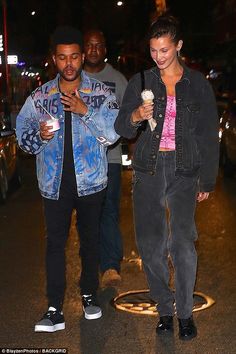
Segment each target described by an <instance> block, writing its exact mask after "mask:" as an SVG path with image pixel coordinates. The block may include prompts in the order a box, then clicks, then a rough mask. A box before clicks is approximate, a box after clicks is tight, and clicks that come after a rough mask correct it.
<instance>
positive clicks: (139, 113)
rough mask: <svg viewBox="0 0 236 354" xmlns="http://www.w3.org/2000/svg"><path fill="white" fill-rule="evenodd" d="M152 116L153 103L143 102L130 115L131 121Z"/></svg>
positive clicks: (134, 121)
mask: <svg viewBox="0 0 236 354" xmlns="http://www.w3.org/2000/svg"><path fill="white" fill-rule="evenodd" d="M152 117H153V103H143V104H142V105H141V106H139V107H138V108H137V109H135V110H134V111H133V113H132V115H131V120H132V122H133V123H137V122H141V121H143V120H149V119H151V118H152Z"/></svg>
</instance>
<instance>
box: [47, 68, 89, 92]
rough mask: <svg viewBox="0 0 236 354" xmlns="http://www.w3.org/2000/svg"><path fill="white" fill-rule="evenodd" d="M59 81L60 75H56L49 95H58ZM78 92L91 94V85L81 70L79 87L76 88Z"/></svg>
mask: <svg viewBox="0 0 236 354" xmlns="http://www.w3.org/2000/svg"><path fill="white" fill-rule="evenodd" d="M59 79H60V74H57V76H56V77H55V79H54V80H53V83H52V86H51V88H50V93H51V94H52V93H59V92H60V87H59ZM78 89H79V91H80V92H82V93H87V94H88V93H91V92H92V83H91V80H90V78H89V77H88V75H87V74H86V73H85V72H84V71H83V70H82V72H81V83H80V87H78Z"/></svg>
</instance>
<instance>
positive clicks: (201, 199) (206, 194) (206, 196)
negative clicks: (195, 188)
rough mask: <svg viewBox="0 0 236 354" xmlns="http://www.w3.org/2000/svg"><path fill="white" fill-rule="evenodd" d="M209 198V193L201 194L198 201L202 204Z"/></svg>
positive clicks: (198, 195)
mask: <svg viewBox="0 0 236 354" xmlns="http://www.w3.org/2000/svg"><path fill="white" fill-rule="evenodd" d="M208 197H209V193H207V192H199V193H198V194H197V201H198V202H202V201H203V200H206V199H208Z"/></svg>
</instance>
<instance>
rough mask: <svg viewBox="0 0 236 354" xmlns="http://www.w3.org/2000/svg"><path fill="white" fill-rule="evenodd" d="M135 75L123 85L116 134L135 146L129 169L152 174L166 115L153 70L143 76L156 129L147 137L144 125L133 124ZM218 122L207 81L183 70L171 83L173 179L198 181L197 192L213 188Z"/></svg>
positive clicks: (138, 78)
mask: <svg viewBox="0 0 236 354" xmlns="http://www.w3.org/2000/svg"><path fill="white" fill-rule="evenodd" d="M141 86H142V83H141V75H140V73H138V74H136V75H135V76H133V77H132V78H131V80H130V81H129V83H128V86H127V89H126V92H125V95H124V98H123V102H122V106H121V109H120V112H119V115H118V117H117V119H116V122H115V129H116V132H117V133H118V134H119V135H121V136H123V137H125V138H128V139H133V138H134V137H136V136H137V134H138V138H137V141H136V144H135V150H134V158H133V169H134V170H137V171H141V172H144V173H149V174H151V175H154V174H155V173H156V164H157V159H158V151H159V144H160V138H161V134H162V129H163V123H164V117H165V110H166V101H167V97H166V88H165V85H164V83H163V82H162V80H161V76H160V71H159V69H158V68H157V67H155V68H152V69H149V70H146V71H145V88H146V89H151V90H152V91H153V93H154V97H155V99H154V115H153V117H154V118H155V119H156V121H157V126H156V128H155V130H154V131H153V132H152V131H151V129H150V127H149V124H147V121H144V122H142V123H141V124H138V125H134V124H132V123H131V120H130V118H131V114H132V112H133V111H134V109H136V108H137V107H138V106H139V105H140V104H141V103H142V99H141ZM218 131H219V119H218V114H217V107H216V101H215V96H214V93H213V90H212V87H211V86H210V84H209V82H208V81H207V80H206V79H205V77H204V76H203V75H202V74H201V73H200V72H198V71H195V70H192V69H190V68H188V67H186V66H184V72H183V76H182V78H181V80H180V81H179V82H177V84H176V123H175V143H176V171H175V173H176V175H182V176H197V175H198V176H199V190H200V191H201V192H210V191H212V190H213V189H214V185H215V181H216V177H217V173H218V166H219V142H218Z"/></svg>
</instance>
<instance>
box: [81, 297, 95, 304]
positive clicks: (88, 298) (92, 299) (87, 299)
mask: <svg viewBox="0 0 236 354" xmlns="http://www.w3.org/2000/svg"><path fill="white" fill-rule="evenodd" d="M82 298H83V300H84V302H85V303H86V304H87V305H88V306H91V305H94V304H95V300H94V298H93V296H92V295H82Z"/></svg>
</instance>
